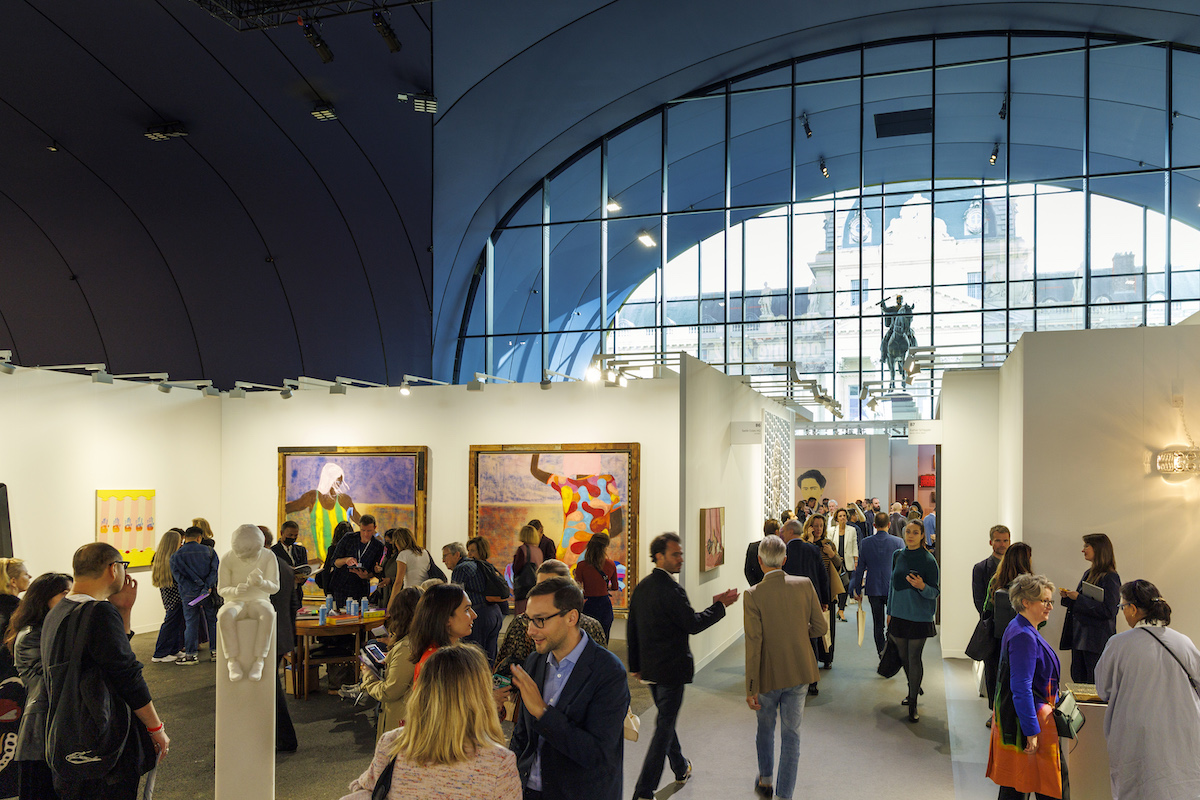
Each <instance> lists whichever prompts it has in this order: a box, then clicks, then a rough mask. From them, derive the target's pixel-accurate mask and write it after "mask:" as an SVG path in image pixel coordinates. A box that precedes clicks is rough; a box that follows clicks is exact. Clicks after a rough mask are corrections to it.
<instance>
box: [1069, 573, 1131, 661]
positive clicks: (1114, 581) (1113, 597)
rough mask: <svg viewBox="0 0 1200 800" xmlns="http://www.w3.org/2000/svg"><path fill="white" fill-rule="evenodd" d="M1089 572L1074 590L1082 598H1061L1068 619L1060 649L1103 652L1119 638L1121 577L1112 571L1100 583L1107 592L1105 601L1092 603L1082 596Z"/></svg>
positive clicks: (1090, 599) (1091, 600)
mask: <svg viewBox="0 0 1200 800" xmlns="http://www.w3.org/2000/svg"><path fill="white" fill-rule="evenodd" d="M1086 579H1087V572H1085V573H1083V577H1082V578H1080V579H1079V585H1078V586H1076V587H1075V591H1077V592H1079V597H1078V598H1077V599H1075V600H1072V599H1071V598H1069V597H1064V598H1062V604H1063V605H1064V606H1066V607H1067V618H1066V619H1065V620H1064V621H1063V634H1062V638H1061V639H1060V640H1059V643H1058V649H1059V650H1084V651H1086V652H1088V653H1103V652H1104V646H1105V645H1106V644H1108V640H1109V639H1111V638H1112V637H1113V636H1116V635H1117V606H1119V605H1120V604H1121V576H1120V575H1118V574H1117V573H1115V572H1109V573H1107V574H1105V575H1104V576H1103V577H1102V578H1100V582H1099V583H1098V584H1097V585H1098V586H1099V587H1100V588H1101V589H1103V590H1104V601H1103V602H1101V601H1098V600H1093V599H1092V598H1090V597H1087V596H1085V595H1084V594H1083V582H1084V580H1086Z"/></svg>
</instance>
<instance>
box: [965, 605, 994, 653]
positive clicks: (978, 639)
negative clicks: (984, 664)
mask: <svg viewBox="0 0 1200 800" xmlns="http://www.w3.org/2000/svg"><path fill="white" fill-rule="evenodd" d="M998 646H999V644H998V642H997V641H996V620H995V619H994V618H993V617H992V615H991V614H988V615H986V616H984V617H983V618H981V619H980V620H979V622H977V623H976V624H975V631H974V632H973V633H972V634H971V641H969V642H967V650H966V653H967V658H969V659H971V660H972V661H987V660H988V659H990V658H992V657H993V656H995V655H996V648H997V647H998Z"/></svg>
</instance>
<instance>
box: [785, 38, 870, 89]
mask: <svg viewBox="0 0 1200 800" xmlns="http://www.w3.org/2000/svg"><path fill="white" fill-rule="evenodd" d="M861 58H862V56H861V51H860V50H859V48H857V47H856V48H854V49H852V50H847V51H845V52H842V53H834V54H833V55H828V56H820V57H818V58H813V59H810V60H808V61H800V62H797V64H796V72H795V75H796V83H805V82H807V81H822V80H829V79H831V78H846V77H850V76H852V75H853V76H857V75H858V73H859V69H860V67H861V64H862V61H861Z"/></svg>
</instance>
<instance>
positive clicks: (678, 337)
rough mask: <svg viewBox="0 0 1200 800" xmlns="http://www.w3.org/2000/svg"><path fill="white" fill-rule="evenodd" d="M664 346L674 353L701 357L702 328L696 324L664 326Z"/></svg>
mask: <svg viewBox="0 0 1200 800" xmlns="http://www.w3.org/2000/svg"><path fill="white" fill-rule="evenodd" d="M663 347H664V348H665V349H666V350H667V351H669V352H672V353H675V352H684V353H687V354H688V355H690V356H692V357H693V358H699V357H700V329H699V328H697V327H696V326H694V325H691V326H679V327H670V328H663Z"/></svg>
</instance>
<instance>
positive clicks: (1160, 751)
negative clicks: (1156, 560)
mask: <svg viewBox="0 0 1200 800" xmlns="http://www.w3.org/2000/svg"><path fill="white" fill-rule="evenodd" d="M26 597H28V595H26ZM1121 613H1122V614H1123V615H1124V617H1125V623H1126V624H1127V625H1129V628H1130V630H1127V631H1125V632H1124V633H1118V634H1116V635H1115V636H1113V637H1112V638H1111V639H1109V640H1108V645H1107V646H1106V647H1105V648H1104V654H1103V655H1101V656H1100V661H1099V663H1097V664H1096V694H1098V695H1099V696H1100V697H1101V698H1103V699H1104V700H1105V701H1106V702H1107V703H1108V708H1107V709H1105V712H1104V739H1105V741H1106V742H1107V743H1108V769H1109V776H1110V780H1111V783H1112V796H1113V797H1115V798H1119V800H1158V799H1159V798H1188V797H1200V760H1198V759H1197V758H1196V754H1197V753H1200V683H1198V682H1197V681H1200V650H1197V649H1196V645H1195V644H1193V643H1192V640H1191V639H1189V638H1188V637H1187V636H1185V635H1184V634H1182V633H1179V632H1178V631H1175V630H1172V629H1171V627H1170V625H1171V606H1170V604H1169V603H1167V601H1166V599H1164V598H1163V596H1162V595H1161V594H1160V593H1159V591H1158V587H1156V586H1155V585H1154V584H1153V583H1150V582H1149V581H1143V580H1137V581H1132V582H1130V583H1127V584H1125V585H1124V586H1122V587H1121ZM1152 638H1153V639H1155V640H1156V641H1153V642H1152V641H1150V639H1152Z"/></svg>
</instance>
